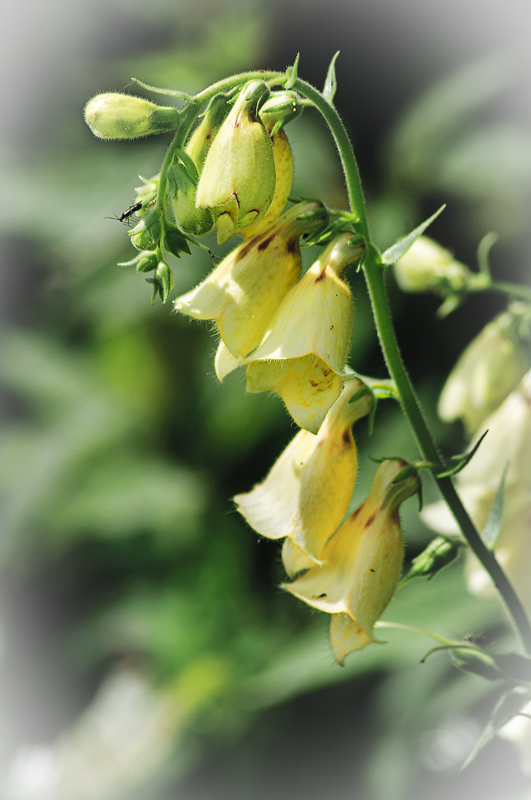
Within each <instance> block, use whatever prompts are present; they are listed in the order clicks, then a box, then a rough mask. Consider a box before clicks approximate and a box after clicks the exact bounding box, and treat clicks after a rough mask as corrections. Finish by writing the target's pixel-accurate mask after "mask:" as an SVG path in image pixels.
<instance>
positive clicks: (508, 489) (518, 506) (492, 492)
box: [421, 370, 531, 612]
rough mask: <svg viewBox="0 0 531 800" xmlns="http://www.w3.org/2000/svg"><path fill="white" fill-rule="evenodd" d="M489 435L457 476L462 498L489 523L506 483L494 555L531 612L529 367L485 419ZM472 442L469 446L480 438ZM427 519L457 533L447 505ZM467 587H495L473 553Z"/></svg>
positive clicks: (427, 512)
mask: <svg viewBox="0 0 531 800" xmlns="http://www.w3.org/2000/svg"><path fill="white" fill-rule="evenodd" d="M483 429H488V434H487V436H486V437H485V439H484V440H483V442H482V443H481V446H480V448H479V450H478V452H477V453H476V455H475V456H474V457H473V458H472V460H471V461H470V463H469V464H467V466H466V467H465V468H464V469H463V470H462V471H461V472H460V473H459V474H458V475H457V478H456V484H457V490H458V492H459V496H460V497H461V499H462V501H463V504H464V506H465V508H466V509H467V511H468V512H469V514H470V516H471V517H472V520H473V521H474V523H475V525H476V526H477V528H478V529H479V530H480V531H481V530H483V528H484V527H485V525H486V523H487V520H488V518H489V514H490V512H491V509H492V504H493V502H494V498H495V496H496V492H497V490H498V487H499V485H500V481H501V478H502V475H503V472H504V469H505V468H506V467H507V472H506V476H505V483H504V506H503V512H504V513H503V527H502V531H501V533H500V536H499V538H498V541H497V543H496V545H495V548H494V549H495V552H496V556H497V558H498V559H499V561H500V563H501V564H502V566H503V567H504V569H505V570H506V572H507V575H508V577H509V579H510V580H511V582H512V583H513V585H514V587H515V589H516V591H517V592H518V593H519V595H520V597H521V599H522V601H523V603H524V605H525V606H526V607H527V609H528V610H529V611H530V612H531V583H530V581H529V563H530V558H531V370H530V371H529V372H527V373H526V375H525V376H524V378H523V379H522V381H521V382H520V384H519V385H518V387H517V388H516V389H515V390H514V391H513V392H512V393H511V394H510V395H509V397H508V398H507V399H506V400H505V402H504V403H502V405H501V406H500V407H499V408H498V409H497V410H496V411H495V412H494V413H493V414H491V416H490V417H488V419H486V420H485V422H484V425H483V426H482V429H481V431H480V432H479V433H481V432H482V431H483ZM479 433H478V435H477V437H476V440H474V441H472V443H471V445H470V447H473V445H474V444H475V443H476V441H477V438H479ZM421 516H422V518H423V520H424V521H425V522H426V524H427V525H429V526H430V527H431V528H433V529H434V530H435V531H437V532H439V533H443V534H455V533H458V532H459V531H458V528H457V523H456V522H455V520H454V519H453V516H452V515H451V514H450V512H449V511H448V510H447V507H446V505H445V504H444V503H442V502H439V503H433V504H431V505H429V506H426V507H425V508H424V509H423V511H422V512H421ZM468 571H469V588H470V589H471V590H472V591H475V592H478V593H481V592H482V591H491V589H492V587H491V582H490V580H489V578H488V576H487V575H486V573H485V572H484V571H483V568H482V567H480V565H479V564H478V563H477V561H476V559H475V557H474V556H473V555H472V554H470V555H469V562H468Z"/></svg>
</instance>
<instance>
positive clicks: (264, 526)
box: [234, 380, 372, 562]
mask: <svg viewBox="0 0 531 800" xmlns="http://www.w3.org/2000/svg"><path fill="white" fill-rule="evenodd" d="M371 403H372V399H371V394H370V392H369V390H368V389H367V388H366V387H365V386H364V385H363V384H362V383H361V382H360V381H358V380H353V381H351V382H350V383H348V384H347V385H346V387H345V389H344V390H343V392H342V394H341V396H340V398H339V399H338V400H337V401H336V402H335V403H334V405H333V406H332V408H331V409H330V411H329V412H328V414H327V416H326V419H325V421H324V423H323V424H322V425H321V428H320V430H319V433H318V434H317V435H315V434H313V433H310V432H309V431H304V430H301V431H299V433H298V434H297V435H296V436H295V438H294V439H293V440H292V442H291V443H290V444H289V445H288V447H287V448H286V449H285V450H284V452H283V453H282V455H281V456H280V457H279V458H278V459H277V461H276V462H275V464H274V465H273V467H272V469H271V471H270V473H269V475H268V476H267V478H266V479H265V480H264V481H263V482H262V483H259V484H257V485H256V486H255V487H254V489H252V491H250V492H248V493H247V494H239V495H237V496H236V497H235V498H234V501H235V503H236V506H237V508H238V511H239V512H240V514H242V515H243V516H244V517H245V519H246V520H247V522H248V523H249V525H250V526H251V527H252V528H254V530H255V531H257V532H258V533H260V534H262V536H267V537H268V538H269V539H282V538H283V537H284V536H287V537H289V538H290V539H291V540H292V541H293V542H294V543H295V544H296V545H297V546H298V548H300V550H301V551H303V552H304V553H305V554H307V556H309V557H310V558H311V559H313V560H314V562H319V561H320V560H321V552H322V550H323V547H324V546H325V544H326V542H327V541H328V539H329V538H330V536H332V534H333V533H334V531H335V530H336V528H337V526H338V525H339V524H340V522H341V520H342V519H343V517H344V515H345V513H346V511H347V508H348V504H349V502H350V498H351V496H352V491H353V489H354V482H355V480H356V470H357V455H356V445H355V444H354V438H353V436H352V431H351V426H352V424H353V423H354V422H355V420H357V419H360V417H363V416H365V415H366V414H368V413H369V411H370V408H371Z"/></svg>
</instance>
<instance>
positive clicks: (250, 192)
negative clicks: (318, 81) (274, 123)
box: [196, 81, 276, 242]
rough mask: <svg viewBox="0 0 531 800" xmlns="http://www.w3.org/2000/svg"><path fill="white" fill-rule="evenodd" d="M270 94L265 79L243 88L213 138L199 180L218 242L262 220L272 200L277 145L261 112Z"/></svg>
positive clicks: (201, 204) (199, 202) (199, 198)
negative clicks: (265, 125)
mask: <svg viewBox="0 0 531 800" xmlns="http://www.w3.org/2000/svg"><path fill="white" fill-rule="evenodd" d="M268 94H269V89H268V88H267V86H266V84H265V83H262V82H260V81H253V82H252V83H250V84H248V85H247V86H246V87H245V89H243V91H242V92H241V94H240V96H239V97H238V99H237V100H236V103H235V104H234V106H233V108H232V110H231V112H230V114H229V115H228V117H227V118H226V120H225V121H224V123H223V124H222V126H221V128H220V130H219V132H218V134H217V136H216V137H215V139H214V142H213V144H212V147H211V148H210V150H209V152H208V155H207V157H206V160H205V164H204V167H203V171H202V173H201V177H200V178H199V183H198V186H197V194H196V206H197V207H198V208H209V209H210V210H211V211H212V214H213V216H214V218H215V220H216V227H217V231H218V241H219V242H224V241H226V239H228V238H229V237H230V236H232V235H233V234H234V233H239V232H240V231H242V230H243V229H245V228H246V227H247V226H249V225H252V224H253V223H255V222H257V221H258V219H260V218H261V217H262V216H263V215H264V214H265V212H266V211H267V209H268V208H269V205H270V203H271V200H272V198H273V194H274V191H275V182H276V173H275V160H274V156H273V145H272V144H271V139H270V138H269V136H268V133H267V131H266V129H265V127H264V124H263V122H262V121H261V120H260V117H259V116H258V110H259V108H260V106H261V104H262V103H263V101H264V100H265V98H266V97H267V95H268Z"/></svg>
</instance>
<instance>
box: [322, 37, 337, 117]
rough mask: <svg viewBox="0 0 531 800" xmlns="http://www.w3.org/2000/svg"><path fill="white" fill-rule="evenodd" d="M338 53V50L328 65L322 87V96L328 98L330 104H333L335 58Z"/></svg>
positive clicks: (335, 85)
mask: <svg viewBox="0 0 531 800" xmlns="http://www.w3.org/2000/svg"><path fill="white" fill-rule="evenodd" d="M338 55H339V50H338V51H337V53H336V54H335V55H334V56H333V57H332V60H331V62H330V66H329V67H328V72H327V73H326V80H325V85H324V89H323V97H324V99H325V100H328V102H329V103H330V105H333V104H334V96H335V93H336V90H337V78H336V60H337V57H338Z"/></svg>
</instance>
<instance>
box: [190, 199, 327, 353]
mask: <svg viewBox="0 0 531 800" xmlns="http://www.w3.org/2000/svg"><path fill="white" fill-rule="evenodd" d="M309 212H315V213H314V214H312V213H309ZM323 213H325V212H324V209H323V207H322V206H321V205H320V204H319V203H299V204H298V205H296V206H293V208H291V209H290V210H289V211H287V212H286V213H285V214H283V215H282V216H281V217H279V218H278V219H277V220H275V222H274V223H273V224H272V225H271V226H270V227H269V228H268V229H267V230H266V231H263V232H262V233H260V234H257V235H256V236H254V237H253V238H252V239H250V240H249V241H247V242H243V243H242V244H241V245H239V246H238V247H236V248H235V249H234V250H232V252H230V253H229V254H228V255H227V256H226V257H225V258H224V259H223V261H222V262H221V264H219V266H217V267H216V269H214V270H213V271H212V272H211V273H210V275H209V276H208V277H207V278H206V279H205V280H204V281H203V282H202V283H200V284H199V286H196V288H195V289H192V291H191V292H188V293H187V294H184V295H182V296H181V297H178V298H177V300H176V301H175V308H176V310H177V311H180V312H181V313H182V314H188V315H189V316H191V317H194V318H195V319H213V320H215V321H216V322H217V325H218V328H219V332H220V334H221V337H222V339H223V341H224V343H225V345H226V347H227V349H228V351H229V353H231V354H232V355H233V356H235V357H244V356H246V355H247V354H248V353H250V352H251V350H254V348H255V347H257V345H258V344H260V342H261V340H262V338H263V336H264V334H265V332H266V330H267V328H268V326H269V323H270V321H271V319H272V317H273V316H274V314H275V312H276V310H277V308H278V306H279V303H280V302H281V301H282V299H283V298H284V297H285V296H286V294H287V293H288V291H289V290H290V289H291V287H292V286H293V285H294V284H295V283H296V282H297V280H298V279H299V276H300V272H301V255H300V249H299V237H300V236H301V234H302V233H305V232H306V231H311V230H312V229H313V228H315V227H316V226H317V225H318V224H319V222H320V220H321V217H322V214H323ZM302 214H304V219H299V217H300V216H301V215H302Z"/></svg>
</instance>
